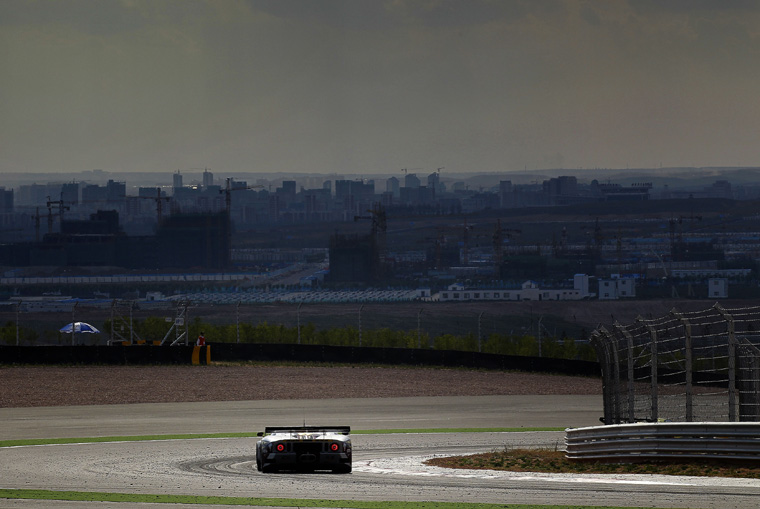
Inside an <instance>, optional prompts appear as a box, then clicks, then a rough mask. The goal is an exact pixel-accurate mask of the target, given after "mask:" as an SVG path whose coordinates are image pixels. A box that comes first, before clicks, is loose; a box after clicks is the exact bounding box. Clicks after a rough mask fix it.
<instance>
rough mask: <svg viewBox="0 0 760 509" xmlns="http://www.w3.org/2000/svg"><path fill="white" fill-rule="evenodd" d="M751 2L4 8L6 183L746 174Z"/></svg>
mask: <svg viewBox="0 0 760 509" xmlns="http://www.w3.org/2000/svg"><path fill="white" fill-rule="evenodd" d="M759 18H760V4H758V3H756V2H752V1H743V0H736V1H732V2H711V1H706V0H705V1H703V0H689V1H686V0H672V1H669V2H655V1H648V0H639V1H626V0H610V1H605V2H583V1H579V0H545V1H518V0H515V1H508V2H488V1H468V2H455V1H443V0H442V1H433V2H429V1H425V2H423V1H412V0H410V1H400V0H397V1H388V2H385V1H377V2H357V1H345V0H331V1H320V2H310V1H299V0H292V1H269V0H250V1H243V0H229V1H209V2H207V1H200V0H199V1H195V0H183V1H173V0H167V1H164V2H152V1H145V2H143V1H139V0H138V1H130V2H126V1H125V2H121V1H116V0H113V1H98V0H66V1H62V2H50V3H44V2H43V3H38V2H31V1H23V0H21V1H20V0H9V1H6V2H2V3H0V46H1V47H2V49H3V51H2V52H0V64H1V65H2V67H3V69H4V70H5V72H4V73H3V74H2V75H1V76H0V90H2V92H0V104H2V105H3V111H4V115H2V116H1V117H0V118H2V119H1V120H0V151H2V153H3V155H4V158H3V162H2V165H1V166H0V173H4V174H9V173H26V172H40V173H52V172H62V173H63V172H79V171H86V170H91V169H94V168H102V169H104V170H107V171H110V172H125V173H129V172H153V171H155V172H173V171H177V170H179V171H182V172H183V173H191V172H197V171H198V170H199V169H200V171H202V169H203V168H204V167H211V168H213V171H214V172H216V173H217V174H233V173H240V172H250V173H279V172H282V173H320V174H330V173H338V174H347V175H354V174H356V175H362V174H392V173H394V172H399V171H400V169H401V168H408V169H409V170H410V172H411V171H413V170H412V169H413V168H414V169H417V170H416V171H417V172H418V173H420V174H423V175H424V174H426V173H428V172H431V171H434V170H435V169H436V168H437V167H444V168H445V171H446V172H453V173H494V172H525V171H531V170H541V169H546V168H568V169H572V168H576V169H577V168H593V167H601V168H621V169H622V168H628V167H630V168H658V167H661V166H663V167H705V166H753V165H757V164H758V162H760V146H758V144H757V143H756V141H755V133H757V132H760V115H759V114H758V113H760V112H759V111H758V110H760V102H758V101H757V100H756V98H755V90H756V85H755V84H756V82H757V79H756V78H757V77H758V74H760V66H759V65H758V62H760V59H758V56H760V55H758V52H760V45H758V44H757V39H758V37H760V32H758V31H757V30H756V27H757V26H758V21H760V19H759Z"/></svg>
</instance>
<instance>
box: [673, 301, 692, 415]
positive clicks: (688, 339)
mask: <svg viewBox="0 0 760 509" xmlns="http://www.w3.org/2000/svg"><path fill="white" fill-rule="evenodd" d="M670 314H671V315H673V316H674V317H676V318H677V319H679V320H681V323H683V329H684V334H685V337H684V340H685V342H686V343H685V348H686V352H685V354H686V422H692V421H694V401H693V398H694V390H693V383H694V378H693V372H694V352H693V347H692V342H691V323H689V320H687V319H686V318H684V316H683V315H682V314H681V313H680V312H678V311H676V310H675V309H673V310H672V311H671V312H670Z"/></svg>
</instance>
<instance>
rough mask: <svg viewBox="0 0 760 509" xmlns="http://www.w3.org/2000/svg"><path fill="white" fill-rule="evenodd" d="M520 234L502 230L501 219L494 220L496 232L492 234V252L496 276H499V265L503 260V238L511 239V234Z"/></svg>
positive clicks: (511, 229) (509, 229) (517, 231)
mask: <svg viewBox="0 0 760 509" xmlns="http://www.w3.org/2000/svg"><path fill="white" fill-rule="evenodd" d="M513 233H516V234H520V233H522V230H518V229H513V228H502V227H501V219H497V220H496V230H494V232H493V252H494V265H495V272H496V275H497V276H498V275H500V274H501V263H502V261H503V260H504V237H512V234H513Z"/></svg>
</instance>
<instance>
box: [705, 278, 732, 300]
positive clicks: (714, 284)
mask: <svg viewBox="0 0 760 509" xmlns="http://www.w3.org/2000/svg"><path fill="white" fill-rule="evenodd" d="M707 297H708V298H710V299H726V298H728V279H726V278H711V279H708V280H707Z"/></svg>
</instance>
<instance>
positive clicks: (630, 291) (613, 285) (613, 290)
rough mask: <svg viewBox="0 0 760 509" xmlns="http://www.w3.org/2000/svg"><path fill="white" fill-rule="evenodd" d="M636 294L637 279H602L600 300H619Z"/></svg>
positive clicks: (600, 282) (600, 281)
mask: <svg viewBox="0 0 760 509" xmlns="http://www.w3.org/2000/svg"><path fill="white" fill-rule="evenodd" d="M635 296H636V280H635V279H632V278H625V279H600V280H599V300H617V299H621V298H630V297H635Z"/></svg>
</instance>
